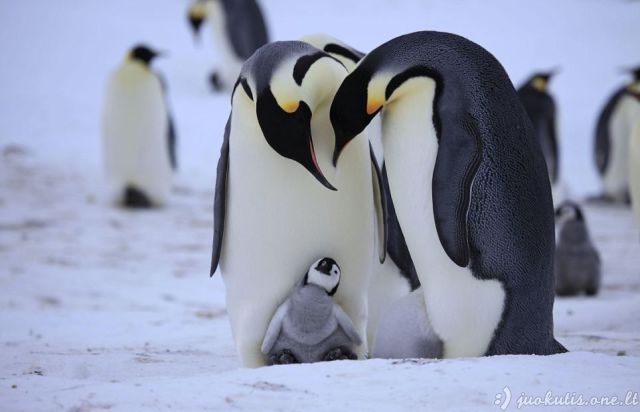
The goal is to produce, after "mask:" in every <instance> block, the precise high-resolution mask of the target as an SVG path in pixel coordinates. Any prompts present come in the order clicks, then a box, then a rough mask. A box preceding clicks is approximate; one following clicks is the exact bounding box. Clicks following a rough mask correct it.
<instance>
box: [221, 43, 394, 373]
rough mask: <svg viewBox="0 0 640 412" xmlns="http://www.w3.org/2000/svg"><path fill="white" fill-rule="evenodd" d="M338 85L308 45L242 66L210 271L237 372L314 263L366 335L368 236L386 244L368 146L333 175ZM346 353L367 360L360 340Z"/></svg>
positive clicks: (266, 53) (251, 361)
mask: <svg viewBox="0 0 640 412" xmlns="http://www.w3.org/2000/svg"><path fill="white" fill-rule="evenodd" d="M346 75H347V71H346V69H345V68H344V66H343V65H342V64H340V63H339V62H338V61H336V60H335V59H334V58H332V57H331V56H329V55H327V54H326V53H324V52H322V51H320V50H318V49H316V48H315V47H312V46H311V45H309V44H307V43H303V42H297V41H288V42H273V43H269V44H267V45H265V46H263V47H261V48H260V49H258V50H257V51H256V53H254V54H253V56H251V57H250V58H249V59H248V60H247V61H246V62H245V64H244V65H243V68H242V71H241V73H240V77H239V79H238V81H237V83H236V87H235V88H234V91H233V93H232V110H231V115H230V117H229V121H228V123H227V127H226V130H225V137H224V143H223V146H222V150H221V156H220V161H219V163H218V172H217V180H216V195H215V207H214V210H215V219H214V242H213V256H212V267H211V273H212V274H213V272H214V271H215V270H216V268H217V266H218V263H220V269H221V272H222V277H223V280H224V283H225V287H226V300H227V310H228V313H229V318H230V321H231V329H232V333H233V337H234V340H235V344H236V347H237V350H238V352H239V354H240V358H241V360H242V364H243V365H244V366H260V365H264V364H265V361H266V359H265V357H264V356H263V354H262V353H261V351H260V346H261V343H262V340H263V338H264V336H265V332H266V330H267V325H268V324H269V321H270V319H271V318H272V317H273V315H274V312H275V311H276V309H277V307H278V305H280V304H281V303H282V302H283V301H284V300H285V299H286V296H287V294H288V293H289V291H290V290H291V289H292V287H293V286H294V285H295V284H296V282H297V281H298V279H299V275H300V273H305V271H306V270H307V268H308V265H309V262H312V261H314V260H315V259H317V258H318V256H332V257H333V258H335V260H336V261H338V262H340V266H341V268H342V277H341V284H340V289H339V290H338V292H337V293H336V295H335V301H336V303H338V304H339V305H340V306H341V307H342V308H343V309H344V311H345V312H346V313H347V315H348V316H349V317H350V318H351V319H352V320H353V323H354V325H355V327H356V330H357V332H358V334H359V335H360V336H365V332H366V331H365V329H366V321H367V285H368V282H369V277H370V272H371V265H372V262H373V260H372V256H373V254H374V253H375V250H374V234H375V233H378V234H379V235H380V237H381V239H379V241H378V242H379V244H381V245H384V242H383V237H384V230H383V227H380V228H378V230H377V231H375V230H374V229H375V228H374V223H375V221H376V219H375V216H376V215H379V214H380V213H379V212H378V213H376V210H380V209H381V206H379V207H378V208H377V209H376V208H375V207H374V203H377V204H378V205H381V204H382V198H381V189H380V187H379V186H377V185H376V186H374V183H377V181H378V180H379V179H378V177H377V175H376V173H375V172H376V169H375V167H373V164H372V159H371V154H370V150H369V143H368V141H367V138H366V136H364V135H362V136H361V137H357V138H355V139H354V145H353V147H350V148H349V149H350V150H348V151H347V152H345V154H344V155H345V156H346V157H348V158H349V160H348V161H346V162H345V164H344V165H341V166H340V167H338V168H334V167H333V165H332V161H331V160H332V159H331V156H332V153H333V150H334V140H335V137H334V134H333V130H332V128H331V123H330V121H329V107H330V104H331V101H332V99H333V96H334V93H335V91H336V90H337V88H338V86H339V85H340V83H341V82H342V80H343V78H344V77H345V76H346ZM378 185H379V183H378ZM374 198H375V199H374ZM376 200H377V202H376ZM377 221H378V222H379V225H380V226H382V224H383V221H382V220H381V219H378V220H377ZM381 250H382V251H384V249H381ZM378 253H380V258H381V259H382V258H384V254H383V252H378ZM355 352H356V354H357V355H358V356H359V357H360V358H362V357H363V356H365V354H366V353H367V345H366V342H365V343H363V344H362V345H359V346H358V347H356V350H355Z"/></svg>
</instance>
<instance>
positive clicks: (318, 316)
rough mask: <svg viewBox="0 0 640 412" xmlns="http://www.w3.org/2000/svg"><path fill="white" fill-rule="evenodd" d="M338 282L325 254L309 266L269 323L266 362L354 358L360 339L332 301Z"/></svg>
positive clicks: (335, 269)
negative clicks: (355, 348) (267, 359)
mask: <svg viewBox="0 0 640 412" xmlns="http://www.w3.org/2000/svg"><path fill="white" fill-rule="evenodd" d="M339 283H340V267H339V266H338V264H337V263H336V261H335V260H333V259H331V258H327V257H325V258H322V259H319V260H317V261H316V262H314V263H313V264H312V265H311V267H310V268H309V270H308V271H307V273H306V274H305V276H304V279H303V280H302V283H301V284H300V285H298V286H297V287H295V288H294V290H293V291H292V292H291V294H290V295H289V297H287V300H285V301H284V303H282V305H280V306H279V307H278V310H277V311H276V313H275V315H274V316H273V319H271V322H270V323H269V327H268V328H267V332H266V334H265V337H264V341H263V342H262V348H261V350H262V353H264V354H265V355H267V356H268V358H269V361H268V363H269V364H271V365H281V364H290V363H311V362H320V361H332V360H345V359H356V355H355V354H354V353H353V347H354V346H356V345H360V344H361V343H362V339H361V338H360V335H358V332H357V331H356V329H355V326H354V325H353V322H351V319H349V316H347V314H346V313H344V311H343V310H342V308H341V307H340V306H338V305H337V304H336V303H335V302H334V301H333V298H332V297H333V295H335V293H336V291H337V290H338V285H339Z"/></svg>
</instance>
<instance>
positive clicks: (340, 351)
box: [322, 347, 358, 361]
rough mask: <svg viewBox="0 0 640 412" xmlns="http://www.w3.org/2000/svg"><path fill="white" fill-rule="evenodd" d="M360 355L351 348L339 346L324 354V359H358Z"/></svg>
mask: <svg viewBox="0 0 640 412" xmlns="http://www.w3.org/2000/svg"><path fill="white" fill-rule="evenodd" d="M356 359H358V356H356V354H355V353H353V352H352V351H351V350H350V349H347V348H345V347H337V348H333V349H331V350H330V351H329V352H327V354H326V355H324V359H322V360H323V361H334V360H356Z"/></svg>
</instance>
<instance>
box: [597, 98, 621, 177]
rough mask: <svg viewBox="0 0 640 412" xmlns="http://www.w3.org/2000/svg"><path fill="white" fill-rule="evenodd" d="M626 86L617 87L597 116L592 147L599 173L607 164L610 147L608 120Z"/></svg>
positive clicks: (604, 169)
mask: <svg viewBox="0 0 640 412" xmlns="http://www.w3.org/2000/svg"><path fill="white" fill-rule="evenodd" d="M625 91H626V87H621V88H620V89H618V90H617V91H616V92H615V93H614V94H613V95H612V96H611V97H610V98H609V100H607V103H606V104H605V106H604V107H603V109H602V112H600V116H598V123H597V124H596V138H595V142H594V143H595V147H594V149H595V150H594V157H595V161H596V166H597V168H598V172H599V173H600V175H601V176H602V175H604V173H605V171H606V170H607V166H608V165H609V151H610V148H611V142H610V141H609V120H610V119H611V115H612V114H613V111H614V109H615V107H616V105H617V104H618V102H619V101H620V98H621V97H622V96H623V95H624V93H625Z"/></svg>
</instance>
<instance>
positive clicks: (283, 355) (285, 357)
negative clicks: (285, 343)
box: [269, 349, 300, 365]
mask: <svg viewBox="0 0 640 412" xmlns="http://www.w3.org/2000/svg"><path fill="white" fill-rule="evenodd" d="M292 363H300V361H298V359H296V357H295V356H294V355H293V353H291V351H290V350H289V349H282V350H281V351H280V352H276V353H272V354H271V355H269V365H290V364H292Z"/></svg>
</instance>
